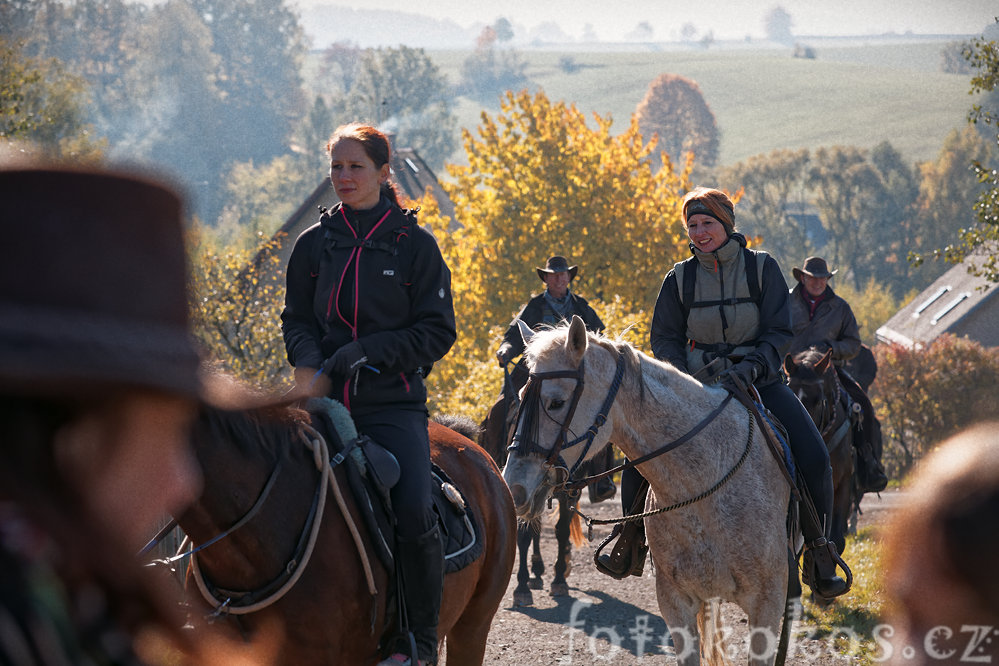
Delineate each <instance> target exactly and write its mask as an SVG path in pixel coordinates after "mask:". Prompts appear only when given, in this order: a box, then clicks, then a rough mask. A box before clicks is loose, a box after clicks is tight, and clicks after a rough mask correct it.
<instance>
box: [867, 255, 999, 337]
mask: <svg viewBox="0 0 999 666" xmlns="http://www.w3.org/2000/svg"><path fill="white" fill-rule="evenodd" d="M973 262H974V258H968V259H966V260H965V261H964V263H961V264H957V265H956V266H954V267H953V268H951V269H950V270H948V271H947V272H946V273H944V274H943V275H942V276H940V277H939V278H938V279H937V280H936V281H935V282H934V283H933V284H931V285H930V286H929V287H927V288H926V289H925V290H924V291H923V292H922V293H921V294H919V295H918V296H916V298H914V299H913V300H912V301H911V302H910V303H909V304H908V305H906V306H905V307H903V308H902V309H901V310H899V311H898V312H897V313H895V315H894V316H893V317H892V318H891V319H889V320H888V321H887V322H885V324H884V325H883V326H881V327H880V328H879V329H878V330H877V331H876V332H875V336H876V337H877V339H878V341H879V342H893V343H896V344H901V345H905V346H907V347H917V348H918V347H922V346H924V345H926V344H927V343H929V342H932V341H933V340H934V339H936V338H938V337H939V336H941V335H943V334H944V333H949V334H951V335H955V336H958V337H967V338H969V339H971V340H974V341H976V342H978V343H980V344H982V345H984V346H986V347H999V299H996V298H995V296H996V294H997V293H999V290H997V288H996V287H997V285H994V284H991V283H989V282H988V281H987V280H985V279H984V278H981V277H977V276H975V275H972V274H971V273H969V272H968V267H969V264H971V263H973Z"/></svg>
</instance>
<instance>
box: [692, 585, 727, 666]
mask: <svg viewBox="0 0 999 666" xmlns="http://www.w3.org/2000/svg"><path fill="white" fill-rule="evenodd" d="M697 634H698V635H699V636H700V637H701V657H702V660H703V662H704V664H705V666H728V665H729V664H731V663H732V662H730V661H729V660H728V655H727V654H726V653H725V641H724V638H725V635H724V633H723V631H722V626H721V601H720V600H718V599H712V600H710V601H706V602H704V603H703V604H701V610H699V611H697Z"/></svg>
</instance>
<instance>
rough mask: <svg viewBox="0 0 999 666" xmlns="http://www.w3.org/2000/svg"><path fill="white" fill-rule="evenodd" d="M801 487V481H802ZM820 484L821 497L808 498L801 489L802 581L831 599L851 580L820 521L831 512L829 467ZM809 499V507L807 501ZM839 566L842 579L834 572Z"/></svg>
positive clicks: (844, 590)
mask: <svg viewBox="0 0 999 666" xmlns="http://www.w3.org/2000/svg"><path fill="white" fill-rule="evenodd" d="M801 485H802V486H804V484H801ZM822 485H823V487H822V488H820V489H818V490H819V493H820V495H821V496H820V497H815V498H811V499H810V497H809V493H808V489H807V488H802V490H803V491H804V492H803V493H802V504H803V506H802V507H801V510H800V512H799V513H800V515H801V533H802V536H804V538H805V553H804V556H803V557H802V573H801V580H802V582H803V583H805V584H806V585H808V586H809V587H811V588H812V593H813V594H814V595H816V596H817V597H821V598H822V599H826V600H829V599H833V598H834V597H838V596H839V595H841V594H845V593H846V592H848V591H849V590H850V580H851V579H852V577H851V574H850V570H849V568H848V567H847V566H846V563H845V562H844V561H843V559H842V558H841V557H840V556H839V553H837V552H836V544H834V543H833V542H832V541H830V540H829V538H828V535H827V534H826V532H825V530H824V529H823V527H822V526H823V524H825V525H828V524H829V517H830V516H831V515H832V470H828V471H827V472H826V474H825V476H824V478H823V484H822ZM810 502H812V506H808V503H810ZM837 565H839V566H840V567H841V568H842V569H843V570H844V572H846V573H847V579H843V578H842V577H840V576H839V575H838V574H837V573H836V566H837Z"/></svg>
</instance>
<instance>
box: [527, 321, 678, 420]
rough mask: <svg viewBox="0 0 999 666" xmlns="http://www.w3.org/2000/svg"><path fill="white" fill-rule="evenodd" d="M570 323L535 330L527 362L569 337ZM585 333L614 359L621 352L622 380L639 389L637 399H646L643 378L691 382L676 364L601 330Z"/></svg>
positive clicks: (592, 343) (668, 381)
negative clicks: (659, 358)
mask: <svg viewBox="0 0 999 666" xmlns="http://www.w3.org/2000/svg"><path fill="white" fill-rule="evenodd" d="M568 331H569V324H568V323H567V322H565V323H562V324H560V325H558V326H555V327H552V328H545V329H542V330H540V331H537V332H536V333H535V336H534V337H533V338H532V339H531V343H530V344H529V345H528V346H527V349H526V350H525V352H524V353H525V356H527V359H528V363H529V364H530V363H531V362H533V361H534V360H536V359H537V358H538V357H539V355H541V354H543V353H545V351H546V350H549V349H551V348H552V347H553V346H555V345H556V344H558V343H564V342H565V339H566V337H567V336H568ZM586 336H587V338H588V340H589V343H590V344H591V345H596V346H598V347H601V348H603V349H605V350H607V351H608V352H610V353H611V355H612V356H613V357H614V358H617V356H618V355H619V354H620V355H623V356H624V361H625V371H624V380H623V381H624V382H631V383H633V385H634V388H635V389H636V390H637V391H638V397H639V401H640V402H643V401H644V400H645V394H646V380H647V379H649V378H653V379H656V380H658V381H660V382H661V383H663V384H669V383H675V381H676V378H677V377H682V378H685V379H689V380H691V381H694V380H693V379H692V378H691V377H690V376H689V375H687V374H686V373H683V372H681V371H680V370H679V369H677V368H676V367H675V366H673V365H672V364H670V363H667V362H665V361H659V360H657V359H655V358H653V357H652V356H649V355H648V354H646V353H645V352H643V351H642V350H640V349H637V348H636V347H635V346H634V345H632V344H631V343H629V342H627V341H626V340H623V339H620V338H618V339H613V338H609V337H607V336H606V335H604V334H603V333H595V332H593V331H587V333H586Z"/></svg>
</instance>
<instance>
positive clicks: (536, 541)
mask: <svg viewBox="0 0 999 666" xmlns="http://www.w3.org/2000/svg"><path fill="white" fill-rule="evenodd" d="M525 549H526V546H525ZM531 573H532V574H534V578H532V579H531V580H530V582H529V583H528V585H530V586H531V589H532V590H540V589H541V588H543V587H544V586H545V581H544V580H542V576H544V575H545V558H543V557H542V556H541V525H534V524H532V525H531Z"/></svg>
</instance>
